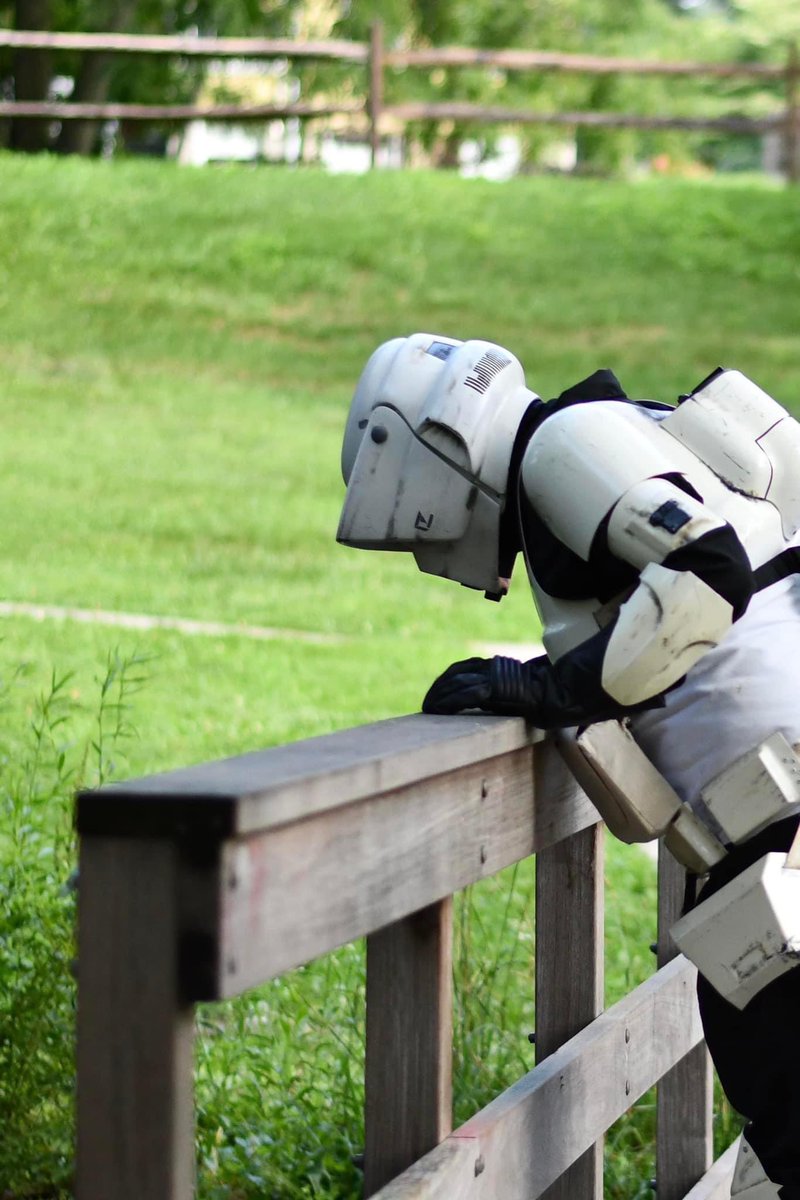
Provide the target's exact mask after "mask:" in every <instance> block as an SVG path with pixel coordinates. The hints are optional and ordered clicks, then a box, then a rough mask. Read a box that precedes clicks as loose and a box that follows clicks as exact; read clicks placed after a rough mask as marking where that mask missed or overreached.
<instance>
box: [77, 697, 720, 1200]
mask: <svg viewBox="0 0 800 1200" xmlns="http://www.w3.org/2000/svg"><path fill="white" fill-rule="evenodd" d="M78 829H79V834H80V846H81V848H80V895H79V902H80V903H79V917H80V919H79V1005H78V1172H77V1196H78V1200H107V1197H108V1196H110V1195H113V1196H114V1197H115V1200H117V1198H118V1200H133V1197H136V1198H137V1200H139V1198H141V1197H142V1196H146V1197H148V1200H190V1198H191V1197H192V1195H193V1163H194V1144H193V1100H192V1030H193V1012H194V1004H195V1003H196V1001H198V1000H200V999H208V1000H213V999H219V998H223V997H225V996H230V995H233V994H235V993H238V992H241V991H243V990H245V989H247V988H249V987H251V986H253V985H255V984H257V983H260V982H263V981H264V980H266V979H267V978H270V977H272V976H273V975H276V974H278V973H280V972H282V971H284V970H286V969H288V968H289V967H290V966H293V965H296V964H299V963H303V962H307V961H310V960H311V959H312V958H314V957H316V956H318V955H320V954H323V953H325V952H327V951H328V950H330V949H332V948H333V947H335V946H337V945H339V944H341V943H342V942H344V941H348V940H350V939H352V938H354V937H358V936H362V935H366V936H367V1000H368V1019H367V1046H366V1111H365V1125H366V1164H365V1195H367V1196H369V1195H372V1194H377V1193H380V1195H381V1197H382V1200H401V1197H402V1200H412V1198H413V1200H434V1197H444V1196H447V1197H448V1200H461V1197H464V1200H466V1197H468V1196H469V1197H470V1198H471V1197H472V1196H473V1195H474V1194H476V1193H474V1191H473V1189H474V1187H475V1182H476V1178H477V1177H480V1178H481V1184H480V1195H482V1196H484V1197H485V1198H487V1200H488V1198H492V1200H494V1198H496V1197H501V1196H502V1197H503V1200H515V1198H516V1197H517V1196H519V1197H520V1200H522V1197H523V1196H524V1197H526V1198H528V1197H534V1196H537V1195H540V1194H541V1193H542V1192H543V1191H544V1190H545V1189H546V1190H547V1192H548V1200H562V1198H565V1197H569V1198H570V1200H599V1197H600V1196H601V1195H602V1134H603V1131H604V1129H606V1128H607V1127H608V1125H609V1124H610V1123H611V1122H612V1121H614V1120H615V1119H616V1118H617V1117H618V1116H619V1115H620V1114H621V1113H622V1112H624V1111H625V1110H626V1109H627V1108H628V1107H629V1106H630V1105H631V1104H632V1103H633V1102H634V1100H635V1099H636V1097H637V1096H638V1095H640V1094H641V1092H642V1091H644V1090H645V1089H646V1088H647V1087H649V1086H651V1084H652V1083H654V1082H655V1081H656V1080H658V1079H659V1078H663V1077H664V1076H665V1073H667V1077H666V1079H665V1081H664V1082H663V1083H662V1085H661V1087H667V1088H668V1092H667V1095H671V1094H674V1095H675V1096H677V1098H678V1100H679V1101H680V1103H679V1104H678V1103H675V1102H671V1103H669V1104H667V1105H666V1106H664V1109H663V1112H662V1125H663V1128H662V1129H661V1130H660V1132H659V1156H660V1161H661V1163H662V1167H661V1168H660V1178H661V1179H662V1185H660V1186H661V1187H662V1191H663V1192H664V1194H665V1195H667V1196H668V1197H671V1196H672V1195H676V1196H677V1195H678V1194H679V1193H678V1192H675V1191H671V1190H670V1187H671V1184H670V1180H671V1178H672V1176H670V1168H669V1164H670V1163H671V1162H673V1161H674V1162H676V1163H680V1166H681V1170H682V1172H683V1176H684V1177H685V1178H686V1179H687V1180H688V1181H689V1184H693V1183H694V1182H695V1181H696V1180H697V1179H698V1178H699V1177H700V1176H702V1175H703V1172H704V1171H705V1170H706V1168H707V1167H708V1166H709V1164H710V1140H709V1137H708V1136H707V1132H708V1131H709V1130H710V1103H709V1094H708V1089H707V1055H706V1052H705V1050H704V1048H703V1047H702V1044H701V1033H700V1026H699V1019H698V1016H697V1011H696V1006H695V1001H694V995H693V987H692V981H693V977H694V972H693V968H691V967H690V966H689V965H688V964H687V963H686V962H685V960H684V959H676V960H675V961H674V962H669V963H668V964H667V965H665V966H664V967H663V968H662V970H661V971H660V972H659V973H658V974H657V975H656V976H654V977H653V978H652V979H651V980H649V981H648V982H647V983H646V984H644V985H643V986H642V987H641V988H639V989H637V990H636V991H635V992H633V993H631V995H630V996H628V997H626V998H625V999H624V1000H622V1001H620V1003H619V1004H617V1005H616V1006H614V1008H612V1009H610V1010H609V1011H608V1012H606V1013H602V998H603V953H602V944H603V921H602V903H603V895H602V876H603V867H602V863H603V858H602V832H603V831H602V828H601V827H600V826H599V825H598V817H597V813H596V811H595V810H594V809H593V807H592V806H591V805H590V804H589V802H588V800H587V799H586V797H585V796H583V794H582V793H581V792H580V791H579V789H578V788H577V786H576V785H575V783H574V781H573V780H572V779H571V777H570V775H569V774H568V772H567V769H566V766H565V764H564V763H563V761H562V759H561V757H560V755H559V753H558V751H557V749H556V746H555V745H554V743H553V742H552V741H551V740H550V739H549V738H545V737H544V736H543V735H542V734H541V733H540V732H539V731H535V730H532V729H530V728H528V727H527V726H526V725H525V723H524V722H523V721H521V720H519V719H515V718H499V717H480V716H476V717H471V716H467V717H437V718H434V717H424V716H421V715H416V716H411V717H403V718H398V719H394V720H390V721H384V722H378V723H377V724H375V725H371V726H365V727H363V728H360V729H355V730H347V731H343V732H341V733H336V734H330V735H327V736H326V737H322V738H314V739H310V740H308V741H306V742H300V743H296V744H295V745H293V746H284V747H277V748H275V749H271V750H266V751H262V752H257V753H254V754H248V755H243V756H240V757H238V758H233V759H228V760H226V761H223V762H217V763H210V764H207V765H204V766H198V767H190V768H186V769H184V770H179V771H173V772H167V773H164V774H161V775H154V776H151V777H149V778H147V779H143V780H134V781H131V782H128V783H119V784H114V785H111V786H107V787H104V788H102V789H100V790H99V791H88V792H84V793H82V794H81V795H80V796H79V798H78ZM532 853H536V854H537V855H538V864H537V903H536V938H537V969H536V1000H537V1004H536V1010H537V1016H536V1022H537V1030H536V1041H537V1063H538V1065H537V1066H536V1067H535V1068H534V1069H533V1070H532V1071H531V1072H530V1073H529V1075H527V1076H526V1077H525V1078H524V1079H523V1080H520V1081H519V1083H518V1084H516V1085H514V1087H512V1088H511V1089H509V1091H508V1092H506V1093H504V1094H503V1096H501V1097H499V1098H498V1099H497V1100H495V1101H493V1102H492V1104H490V1105H489V1106H488V1107H487V1108H486V1109H484V1110H483V1111H482V1112H481V1113H479V1114H477V1115H476V1116H475V1117H474V1118H472V1119H471V1120H470V1121H469V1122H467V1124H466V1125H464V1126H462V1127H461V1128H460V1129H459V1130H457V1131H455V1132H454V1133H452V1134H451V1133H450V1120H451V1099H450V1097H451V1077H450V1071H451V1065H450V1058H451V1040H452V1025H451V1020H452V1015H451V1014H452V1007H451V1003H452V990H451V989H452V970H451V954H452V950H451V947H452V902H451V897H452V893H453V892H454V891H456V890H458V889H460V888H462V887H464V886H466V885H467V884H469V883H471V882H473V881H476V880H478V879H480V878H482V877H484V876H485V875H488V874H491V873H493V872H496V871H498V870H499V869H500V868H501V867H503V866H505V865H507V864H508V863H511V862H514V861H517V860H519V859H520V858H522V857H525V856H527V855H530V854H532ZM660 876H661V879H662V886H661V888H660V905H661V908H662V922H661V924H662V927H663V928H665V929H666V928H668V927H669V924H670V923H671V921H672V919H674V915H675V910H676V907H677V906H678V904H679V901H678V895H679V892H680V872H679V871H678V868H677V865H676V864H675V863H674V861H673V860H667V859H665V860H664V862H663V863H662V865H661V868H660ZM668 880H671V882H670V883H669V886H667V881H668ZM565 946H566V947H568V950H567V952H566V953H565V952H564V949H563V948H564V947H565ZM664 946H665V948H664V950H663V956H662V954H661V953H660V957H663V960H666V958H668V957H669V956H670V954H671V953H672V951H671V950H670V948H669V947H668V946H667V945H666V942H665V943H664ZM655 1024H660V1025H661V1027H662V1033H663V1031H664V1030H666V1033H663V1036H659V1037H658V1038H653V1037H652V1029H653V1027H654V1025H655ZM698 1055H699V1056H700V1057H699V1058H698V1057H697V1056H698ZM690 1061H691V1062H694V1063H695V1068H694V1070H693V1073H691V1074H687V1073H686V1072H685V1071H683V1073H682V1074H680V1073H679V1074H678V1075H677V1076H676V1075H675V1072H676V1071H678V1072H680V1071H681V1070H682V1064H686V1063H688V1062H690ZM704 1064H705V1065H704ZM670 1089H671V1090H670ZM687 1111H692V1112H693V1113H694V1123H695V1124H696V1125H699V1126H700V1127H701V1129H702V1130H705V1131H706V1135H704V1137H700V1138H698V1136H697V1131H696V1130H694V1131H693V1132H692V1135H691V1136H690V1137H688V1138H687V1133H686V1129H685V1121H684V1113H685V1112H687ZM429 1152H430V1153H429ZM426 1154H428V1157H427V1158H423V1156H424V1155H426ZM420 1159H422V1160H423V1161H422V1162H418V1160H420ZM415 1164H417V1165H415ZM717 1174H719V1172H717ZM395 1177H396V1178H395ZM393 1179H394V1182H390V1181H391V1180H393ZM681 1194H682V1193H681Z"/></svg>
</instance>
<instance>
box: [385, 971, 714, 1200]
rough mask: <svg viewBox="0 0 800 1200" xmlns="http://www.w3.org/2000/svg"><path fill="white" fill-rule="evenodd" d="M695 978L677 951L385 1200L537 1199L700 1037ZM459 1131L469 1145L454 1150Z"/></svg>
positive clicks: (407, 1176)
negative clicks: (471, 1176) (447, 1198)
mask: <svg viewBox="0 0 800 1200" xmlns="http://www.w3.org/2000/svg"><path fill="white" fill-rule="evenodd" d="M695 978H696V972H695V969H694V967H692V966H691V964H690V963H688V962H687V961H686V959H684V958H681V957H679V958H676V959H675V960H674V961H673V962H671V963H670V964H669V965H668V966H666V967H664V968H662V970H661V971H659V972H658V973H657V974H656V975H654V976H652V978H651V979H649V980H648V981H647V982H646V983H644V984H642V985H641V986H640V987H638V988H637V989H636V991H634V992H632V993H631V994H630V995H629V996H626V997H625V998H624V999H623V1000H621V1001H619V1003H617V1004H615V1005H614V1006H613V1007H612V1008H610V1009H607V1010H606V1012H604V1013H603V1014H602V1015H601V1016H600V1017H598V1018H597V1020H596V1021H593V1022H592V1024H591V1025H590V1026H588V1028H586V1029H584V1030H582V1032H581V1033H579V1034H577V1035H576V1036H575V1037H574V1038H572V1039H571V1040H570V1041H569V1042H567V1043H566V1045H564V1046H562V1047H561V1048H560V1049H559V1050H557V1051H556V1052H555V1053H554V1054H552V1055H550V1057H549V1058H547V1059H546V1060H545V1061H544V1062H543V1063H541V1064H540V1065H539V1066H537V1067H535V1068H534V1070H533V1071H531V1072H530V1073H529V1074H528V1075H526V1076H525V1077H524V1078H523V1079H521V1080H520V1081H519V1082H518V1083H516V1084H514V1085H513V1086H512V1087H511V1088H509V1089H508V1090H507V1091H506V1092H504V1093H503V1094H502V1095H501V1096H499V1097H498V1098H497V1099H496V1100H493V1101H492V1103H491V1104H489V1105H488V1106H487V1107H486V1108H485V1109H483V1110H482V1112H480V1113H478V1114H477V1116H475V1117H473V1118H472V1119H471V1120H469V1121H467V1123H466V1124H465V1125H462V1126H461V1128H460V1129H457V1130H456V1131H455V1132H454V1133H453V1134H451V1135H450V1137H449V1138H447V1139H446V1140H445V1141H444V1142H443V1143H442V1145H441V1146H439V1147H437V1148H436V1149H435V1150H432V1151H431V1152H430V1154H428V1155H427V1156H426V1157H425V1159H423V1160H422V1162H421V1163H420V1164H418V1167H419V1169H418V1170H417V1172H416V1173H415V1174H414V1175H413V1177H412V1176H411V1173H409V1172H406V1173H405V1174H404V1175H403V1176H401V1177H400V1178H399V1179H398V1180H396V1181H394V1182H392V1183H390V1184H388V1185H387V1186H386V1187H385V1188H383V1189H382V1190H381V1191H380V1192H379V1193H378V1196H379V1198H380V1200H432V1197H434V1196H435V1197H437V1200H438V1198H439V1197H444V1196H449V1195H452V1196H453V1197H455V1198H456V1200H462V1198H463V1200H466V1198H467V1197H469V1200H472V1198H473V1197H474V1198H475V1200H496V1198H497V1197H499V1196H502V1198H503V1200H536V1197H539V1196H541V1194H542V1192H544V1190H545V1189H546V1188H548V1187H549V1186H550V1185H551V1184H552V1183H553V1182H554V1181H555V1180H556V1179H557V1178H558V1177H559V1176H560V1175H561V1174H563V1172H564V1171H565V1170H566V1169H567V1167H568V1166H569V1165H570V1164H571V1163H573V1162H574V1161H575V1160H576V1159H577V1158H578V1157H579V1156H580V1155H581V1154H583V1153H584V1152H585V1151H586V1150H587V1149H588V1148H589V1147H590V1146H591V1145H592V1144H593V1143H594V1142H595V1141H597V1139H598V1137H600V1136H601V1134H602V1133H603V1132H604V1131H605V1130H606V1129H608V1127H609V1126H610V1125H611V1124H612V1123H613V1122H614V1121H616V1120H617V1118H618V1117H620V1116H621V1115H622V1113H623V1112H625V1111H627V1109H628V1108H629V1107H630V1106H631V1104H633V1103H634V1101H635V1100H636V1099H637V1098H638V1097H639V1096H641V1095H642V1093H643V1092H645V1091H646V1090H647V1089H648V1088H649V1087H652V1085H653V1084H654V1083H655V1082H656V1080H657V1079H659V1078H660V1077H661V1075H663V1074H664V1072H665V1071H667V1070H668V1069H669V1068H670V1067H671V1066H672V1065H673V1064H674V1063H675V1062H676V1061H678V1059H680V1058H682V1057H683V1056H684V1055H685V1054H686V1053H688V1051H689V1050H690V1049H691V1048H692V1047H693V1046H695V1045H697V1043H698V1041H699V1040H700V1038H701V1036H702V1031H701V1029H700V1017H699V1014H698V1012H697V1005H696V1002H695V996H694V982H695ZM587 1096H589V1097H591V1100H592V1103H591V1104H587V1103H586V1098H587ZM454 1141H455V1142H464V1143H465V1144H466V1145H468V1146H469V1152H468V1153H467V1154H465V1153H464V1152H463V1151H461V1152H454V1151H453V1149H452V1143H453V1142H454ZM470 1161H471V1162H472V1164H473V1174H474V1183H473V1184H472V1185H470V1183H469V1172H468V1166H469V1163H470ZM476 1169H477V1172H478V1173H477V1174H475V1171H476ZM451 1175H452V1178H453V1190H452V1192H450V1191H448V1186H449V1183H450V1177H451ZM409 1179H413V1184H410V1183H409Z"/></svg>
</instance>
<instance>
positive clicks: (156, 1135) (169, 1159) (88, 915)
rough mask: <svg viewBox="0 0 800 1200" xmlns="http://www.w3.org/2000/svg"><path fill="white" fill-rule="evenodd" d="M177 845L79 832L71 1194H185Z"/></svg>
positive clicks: (189, 1149)
mask: <svg viewBox="0 0 800 1200" xmlns="http://www.w3.org/2000/svg"><path fill="white" fill-rule="evenodd" d="M178 857H179V855H178V850H177V847H176V846H175V845H174V844H173V843H172V842H171V841H168V840H160V839H156V838H142V839H140V838H133V837H131V838H115V837H101V836H97V837H95V836H86V837H83V838H82V839H81V853H80V893H79V926H78V988H79V990H78V1168H77V1188H76V1195H77V1198H78V1200H111V1198H112V1197H113V1200H191V1197H192V1196H193V1195H194V1174H195V1169H194V1163H195V1151H194V1098H193V1073H192V1072H193V1061H192V1034H193V1017H194V1012H193V1008H192V1005H190V1004H186V1003H185V1002H184V1001H183V1000H182V999H181V997H180V994H179V984H178V899H179V898H178V891H179V889H178V872H179V862H178Z"/></svg>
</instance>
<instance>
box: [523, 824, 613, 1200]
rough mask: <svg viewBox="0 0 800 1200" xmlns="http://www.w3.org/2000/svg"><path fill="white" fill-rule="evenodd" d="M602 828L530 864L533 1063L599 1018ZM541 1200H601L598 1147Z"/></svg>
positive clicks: (601, 989) (601, 994)
mask: <svg viewBox="0 0 800 1200" xmlns="http://www.w3.org/2000/svg"><path fill="white" fill-rule="evenodd" d="M603 838H604V828H603V826H602V825H595V826H593V827H591V828H589V829H585V830H583V831H582V832H581V833H578V834H575V835H574V837H571V838H566V839H565V840H564V841H562V842H558V843H557V844H556V845H555V846H551V847H550V848H549V849H547V850H544V851H542V852H541V853H540V854H539V855H537V858H536V1061H537V1063H541V1062H543V1061H544V1060H545V1059H546V1058H547V1057H548V1056H549V1055H550V1054H553V1053H554V1052H555V1051H556V1050H557V1049H558V1048H559V1047H560V1046H562V1045H563V1044H564V1043H565V1042H566V1041H568V1040H569V1038H571V1037H574V1035H575V1034H576V1033H579V1032H580V1030H581V1029H584V1028H585V1027H586V1026H587V1025H589V1024H590V1022H591V1021H593V1020H594V1019H595V1017H596V1016H598V1014H599V1013H601V1012H602V1011H603V1003H604V942H603V932H604V926H603V903H604V886H603V865H604V853H603V850H604V841H603ZM544 1197H545V1200H603V1143H602V1140H601V1139H598V1140H597V1142H595V1144H594V1145H593V1146H592V1147H591V1148H590V1149H589V1150H587V1151H586V1152H585V1154H583V1155H581V1157H580V1158H579V1159H578V1160H577V1162H575V1163H573V1165H572V1166H571V1167H570V1168H569V1170H568V1171H567V1172H566V1173H565V1174H564V1175H563V1176H562V1177H561V1178H560V1179H559V1180H558V1181H557V1182H556V1183H554V1184H553V1185H552V1186H551V1187H549V1188H548V1189H547V1191H546V1192H544Z"/></svg>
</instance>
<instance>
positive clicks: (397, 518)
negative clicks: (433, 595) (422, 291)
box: [336, 333, 539, 598]
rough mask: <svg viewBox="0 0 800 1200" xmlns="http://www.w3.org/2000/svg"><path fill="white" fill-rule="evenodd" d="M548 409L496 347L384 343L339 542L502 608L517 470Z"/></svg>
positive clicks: (351, 449) (370, 374)
mask: <svg viewBox="0 0 800 1200" xmlns="http://www.w3.org/2000/svg"><path fill="white" fill-rule="evenodd" d="M538 401H539V398H538V396H536V395H535V394H534V393H533V392H531V391H529V390H528V389H527V388H526V387H525V377H524V374H523V371H522V367H521V366H520V363H519V362H518V360H517V359H516V358H515V357H514V356H513V354H510V353H509V352H508V351H507V350H504V349H503V348H502V347H500V346H495V345H493V344H492V343H491V342H481V341H469V342H458V341H454V340H453V339H452V338H446V337H435V336H433V335H431V334H426V333H416V334H414V335H413V336H412V337H407V338H395V339H393V340H392V341H390V342H386V343H384V345H382V346H380V347H379V348H378V349H377V350H376V351H375V353H374V354H373V355H372V357H371V358H370V360H369V362H368V363H367V365H366V367H365V368H364V371H363V373H362V375H361V378H360V380H359V382H358V386H357V388H356V392H355V395H354V397H353V403H352V405H351V406H350V413H349V416H348V418H347V426H346V428H345V434H344V444H343V446H342V474H343V476H344V481H345V483H346V484H347V485H348V487H347V496H346V497H345V502H344V508H343V510H342V516H341V520H340V522H339V530H338V533H337V535H336V537H337V541H339V542H343V543H344V544H345V545H348V546H359V547H361V548H363V549H369V550H408V551H411V553H412V554H413V555H414V557H415V559H416V560H417V565H418V567H419V568H420V570H422V571H427V572H428V573H429V574H431V575H443V576H444V577H445V578H447V579H455V580H458V581H459V582H460V583H463V584H466V586H468V587H473V588H479V589H481V590H484V591H486V592H487V594H489V595H491V596H492V597H493V598H496V597H497V596H498V594H499V593H501V592H502V590H503V589H502V587H500V585H499V583H498V579H499V576H500V574H501V571H500V563H499V553H500V549H499V548H500V520H501V516H502V513H503V509H504V507H505V500H506V491H507V487H508V476H509V464H510V461H511V455H512V451H513V448H514V441H515V438H516V435H517V431H518V429H519V427H520V424H521V422H522V419H523V417H524V415H525V413H526V411H527V410H528V408H529V407H530V406H531V404H536V403H537V402H538ZM509 573H510V571H509Z"/></svg>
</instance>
